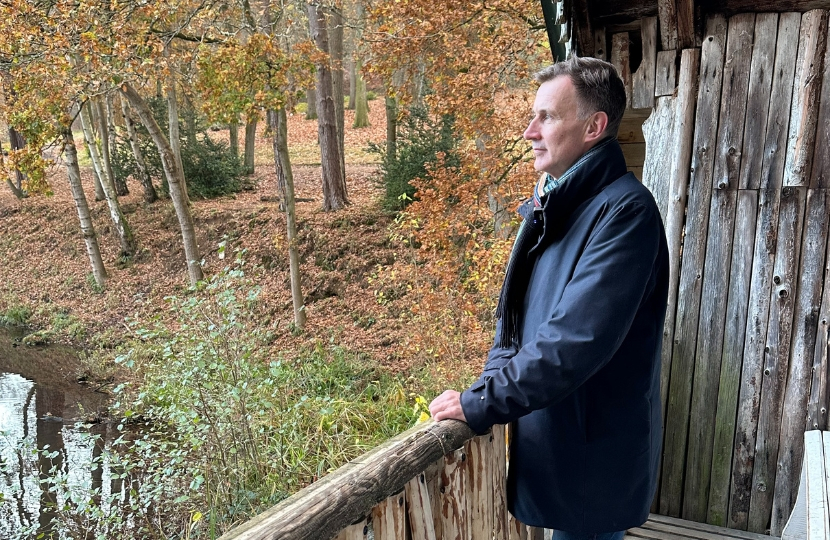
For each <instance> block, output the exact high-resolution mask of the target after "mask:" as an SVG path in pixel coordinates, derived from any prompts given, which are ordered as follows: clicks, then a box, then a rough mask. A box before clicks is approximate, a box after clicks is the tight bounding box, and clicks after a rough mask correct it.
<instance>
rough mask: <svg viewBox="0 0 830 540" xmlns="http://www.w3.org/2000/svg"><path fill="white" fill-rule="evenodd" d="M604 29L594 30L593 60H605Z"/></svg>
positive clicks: (606, 48)
mask: <svg viewBox="0 0 830 540" xmlns="http://www.w3.org/2000/svg"><path fill="white" fill-rule="evenodd" d="M606 43H607V41H606V37H605V27H604V26H601V27H599V28H597V29H596V30H594V58H599V59H600V60H605V59H606V57H607V56H608V46H607V45H606Z"/></svg>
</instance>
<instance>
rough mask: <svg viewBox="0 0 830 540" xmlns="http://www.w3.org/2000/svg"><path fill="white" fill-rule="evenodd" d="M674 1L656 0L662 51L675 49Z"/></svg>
mask: <svg viewBox="0 0 830 540" xmlns="http://www.w3.org/2000/svg"><path fill="white" fill-rule="evenodd" d="M674 2H675V0H657V20H658V21H659V22H660V45H661V48H662V49H663V50H664V51H671V50H673V49H676V48H677V10H676V9H675V5H674Z"/></svg>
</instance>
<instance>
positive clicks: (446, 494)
mask: <svg viewBox="0 0 830 540" xmlns="http://www.w3.org/2000/svg"><path fill="white" fill-rule="evenodd" d="M467 460H468V458H467V452H466V451H465V450H464V449H460V450H456V451H455V452H452V453H450V454H447V455H446V457H445V458H444V470H443V471H442V473H441V484H442V487H443V491H442V492H441V524H442V526H441V529H442V531H443V538H444V539H445V540H466V539H467V538H469V531H468V529H467V519H468V518H467V487H468V485H467V484H468V482H469V473H468V470H469V468H468V466H467V465H468V464H467Z"/></svg>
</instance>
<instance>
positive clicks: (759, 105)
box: [739, 13, 778, 189]
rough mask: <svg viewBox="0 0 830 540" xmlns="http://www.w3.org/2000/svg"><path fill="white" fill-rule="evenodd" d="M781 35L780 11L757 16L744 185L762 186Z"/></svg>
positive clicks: (744, 159)
mask: <svg viewBox="0 0 830 540" xmlns="http://www.w3.org/2000/svg"><path fill="white" fill-rule="evenodd" d="M777 36H778V14H777V13H759V14H758V15H757V16H756V17H755V43H754V46H753V48H752V65H751V67H750V70H749V97H748V98H747V102H746V111H747V113H746V123H745V124H744V147H743V151H742V152H741V158H742V159H741V177H740V185H739V187H740V189H758V187H759V186H760V185H761V167H762V165H763V162H764V160H763V155H764V135H765V133H766V127H767V116H768V114H769V107H770V93H771V92H772V74H773V72H774V69H770V66H771V65H773V62H774V60H775V40H776V38H777Z"/></svg>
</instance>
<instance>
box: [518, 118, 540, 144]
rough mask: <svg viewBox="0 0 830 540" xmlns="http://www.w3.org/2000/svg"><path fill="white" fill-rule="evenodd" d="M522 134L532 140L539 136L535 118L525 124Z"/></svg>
mask: <svg viewBox="0 0 830 540" xmlns="http://www.w3.org/2000/svg"><path fill="white" fill-rule="evenodd" d="M522 136H523V137H524V138H525V139H527V140H529V141H530V140H533V139H538V138H539V130H538V129H537V127H536V120H535V119H534V120H531V121H530V123H529V124H528V125H527V129H525V132H524V133H523V134H522Z"/></svg>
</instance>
